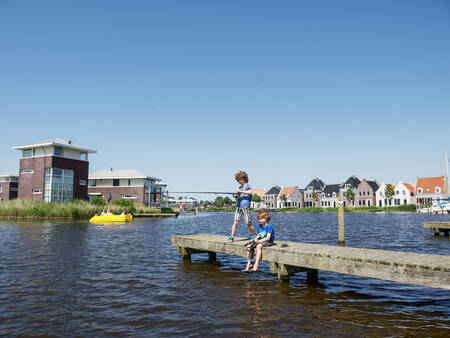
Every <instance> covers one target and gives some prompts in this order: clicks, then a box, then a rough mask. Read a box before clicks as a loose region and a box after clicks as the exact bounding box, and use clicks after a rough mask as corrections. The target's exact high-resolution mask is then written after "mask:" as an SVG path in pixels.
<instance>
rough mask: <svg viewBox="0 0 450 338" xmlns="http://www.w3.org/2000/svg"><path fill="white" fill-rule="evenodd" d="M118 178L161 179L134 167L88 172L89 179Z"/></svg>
mask: <svg viewBox="0 0 450 338" xmlns="http://www.w3.org/2000/svg"><path fill="white" fill-rule="evenodd" d="M120 178H148V179H150V180H153V181H161V179H160V178H157V177H151V176H148V175H146V174H143V173H141V172H140V171H137V170H135V169H125V170H101V171H96V172H94V173H90V174H89V179H90V180H104V179H120Z"/></svg>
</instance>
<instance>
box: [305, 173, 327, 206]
mask: <svg viewBox="0 0 450 338" xmlns="http://www.w3.org/2000/svg"><path fill="white" fill-rule="evenodd" d="M324 187H325V183H323V181H322V180H320V179H318V178H317V177H316V178H315V179H313V180H312V181H311V182H309V184H308V185H307V186H306V187H305V189H304V190H303V204H304V206H305V207H314V208H318V207H319V206H320V198H321V195H322V191H323V188H324ZM314 195H316V196H314Z"/></svg>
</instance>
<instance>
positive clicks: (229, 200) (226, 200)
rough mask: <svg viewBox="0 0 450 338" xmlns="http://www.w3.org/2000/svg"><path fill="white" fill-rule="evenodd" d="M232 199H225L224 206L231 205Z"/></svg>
mask: <svg viewBox="0 0 450 338" xmlns="http://www.w3.org/2000/svg"><path fill="white" fill-rule="evenodd" d="M231 202H232V201H231V198H229V197H228V196H226V197H225V198H224V199H223V203H224V204H231Z"/></svg>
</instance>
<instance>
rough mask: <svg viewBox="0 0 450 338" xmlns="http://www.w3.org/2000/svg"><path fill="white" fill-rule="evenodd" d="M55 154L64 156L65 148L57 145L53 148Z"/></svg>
mask: <svg viewBox="0 0 450 338" xmlns="http://www.w3.org/2000/svg"><path fill="white" fill-rule="evenodd" d="M53 155H55V156H59V157H64V150H63V148H62V147H55V148H54V149H53Z"/></svg>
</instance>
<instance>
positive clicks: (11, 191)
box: [0, 173, 19, 201]
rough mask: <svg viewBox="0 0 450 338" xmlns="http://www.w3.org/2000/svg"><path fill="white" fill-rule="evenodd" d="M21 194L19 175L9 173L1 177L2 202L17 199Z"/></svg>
mask: <svg viewBox="0 0 450 338" xmlns="http://www.w3.org/2000/svg"><path fill="white" fill-rule="evenodd" d="M18 192H19V174H17V173H8V174H3V175H0V201H9V200H12V199H14V198H17V195H18Z"/></svg>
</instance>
